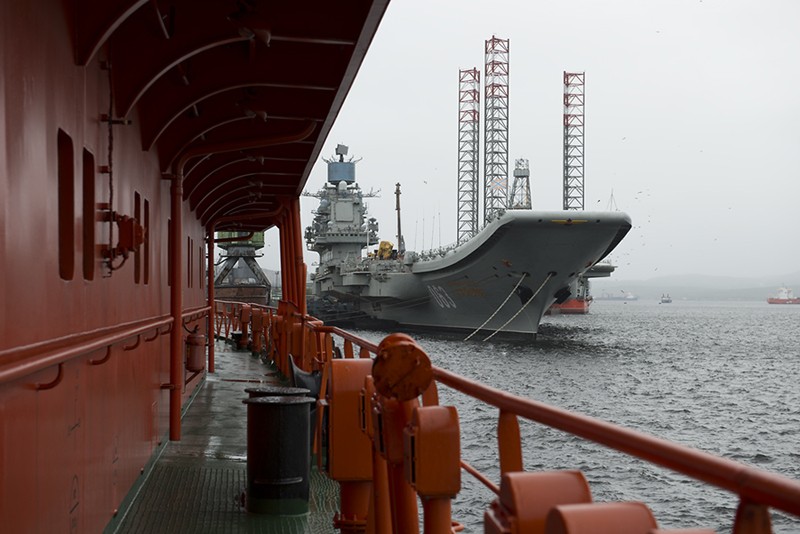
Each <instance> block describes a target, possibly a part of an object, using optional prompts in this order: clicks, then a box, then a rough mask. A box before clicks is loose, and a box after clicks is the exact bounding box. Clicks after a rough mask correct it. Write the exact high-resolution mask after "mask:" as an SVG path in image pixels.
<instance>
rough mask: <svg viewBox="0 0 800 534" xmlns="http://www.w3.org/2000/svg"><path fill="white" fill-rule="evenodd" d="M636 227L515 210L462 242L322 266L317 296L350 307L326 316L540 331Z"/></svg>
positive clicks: (622, 217)
mask: <svg viewBox="0 0 800 534" xmlns="http://www.w3.org/2000/svg"><path fill="white" fill-rule="evenodd" d="M630 228H631V222H630V218H629V217H628V216H627V215H626V214H624V213H620V212H578V211H547V212H544V211H542V212H539V211H529V210H509V211H506V212H504V213H503V214H502V215H501V216H500V217H498V218H497V219H495V220H494V221H492V222H491V223H489V224H488V225H486V226H485V227H484V228H483V230H481V231H480V232H479V233H478V234H477V235H475V236H474V237H473V238H471V239H470V240H469V241H467V242H465V243H463V244H461V245H460V246H457V247H454V248H451V249H448V250H446V251H445V250H442V251H439V252H438V253H429V254H415V253H410V254H409V253H407V254H406V256H405V257H403V258H399V259H376V258H370V259H364V260H362V261H360V262H355V263H350V264H348V263H347V262H343V263H342V264H340V265H339V266H337V267H336V268H326V269H321V270H320V271H319V272H318V273H317V274H316V276H315V279H314V281H315V293H316V295H317V296H318V297H319V296H328V297H333V298H334V299H336V300H337V301H338V302H339V303H340V304H341V305H342V306H344V308H340V312H339V313H338V317H337V316H335V315H334V316H331V317H325V319H326V320H336V319H348V318H350V319H356V320H355V321H351V322H355V323H356V324H357V325H358V323H364V322H366V323H367V324H369V323H373V324H374V323H375V322H378V324H381V325H382V326H384V327H392V326H395V327H398V328H403V329H408V330H435V331H441V332H446V331H447V332H453V331H455V332H461V333H464V334H466V335H470V334H473V335H475V337H476V338H480V339H485V338H486V337H488V336H491V335H495V334H500V335H502V336H504V337H507V336H514V337H519V336H535V334H536V333H537V332H538V329H539V323H540V320H541V318H542V316H543V315H544V313H545V311H546V310H547V309H548V307H549V306H550V305H551V304H552V303H553V302H555V301H557V300H558V301H561V300H565V299H566V298H568V297H569V293H568V291H569V289H568V288H569V287H570V285H571V283H572V282H573V281H574V280H575V279H576V278H577V276H578V275H580V274H581V273H583V272H584V271H586V270H587V269H589V268H590V267H592V266H593V265H595V264H596V263H597V262H599V261H600V260H602V259H603V258H605V257H606V256H607V255H608V254H609V253H610V252H611V251H612V250H613V249H614V248H615V247H616V246H617V244H618V243H619V242H620V241H621V240H622V239H623V237H624V236H625V235H626V234H627V232H628V231H629V230H630Z"/></svg>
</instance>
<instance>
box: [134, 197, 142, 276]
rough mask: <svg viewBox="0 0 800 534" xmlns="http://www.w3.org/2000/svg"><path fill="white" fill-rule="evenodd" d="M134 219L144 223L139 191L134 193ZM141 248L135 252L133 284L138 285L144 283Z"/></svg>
mask: <svg viewBox="0 0 800 534" xmlns="http://www.w3.org/2000/svg"><path fill="white" fill-rule="evenodd" d="M133 218H134V219H136V222H137V223H138V224H141V223H142V195H140V194H139V192H138V191H134V192H133ZM140 249H141V247H140V248H137V249H136V250H134V251H133V283H134V284H138V283H140V282H141V281H142V255H141V254H140V253H139V251H140Z"/></svg>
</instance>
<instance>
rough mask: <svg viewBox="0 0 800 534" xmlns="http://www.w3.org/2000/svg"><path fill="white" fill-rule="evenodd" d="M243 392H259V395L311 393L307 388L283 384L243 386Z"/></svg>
mask: <svg viewBox="0 0 800 534" xmlns="http://www.w3.org/2000/svg"><path fill="white" fill-rule="evenodd" d="M244 392H245V393H250V394H253V393H255V394H259V395H273V396H279V395H308V394H309V393H311V390H310V389H307V388H292V387H285V386H258V387H253V388H245V390H244Z"/></svg>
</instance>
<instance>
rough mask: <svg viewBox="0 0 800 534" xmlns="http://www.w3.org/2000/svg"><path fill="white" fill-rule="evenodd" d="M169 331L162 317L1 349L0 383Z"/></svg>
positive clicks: (187, 317) (197, 311)
mask: <svg viewBox="0 0 800 534" xmlns="http://www.w3.org/2000/svg"><path fill="white" fill-rule="evenodd" d="M209 311H210V308H208V307H207V306H205V307H199V308H194V309H188V310H184V312H183V320H184V322H188V321H193V320H196V319H199V318H201V317H204V316H206V315H208V313H209ZM171 329H172V317H171V316H169V315H161V316H158V317H151V318H148V319H141V320H137V321H131V322H128V323H122V324H116V325H112V326H108V327H103V328H98V329H96V330H92V331H89V332H80V333H76V334H69V335H66V336H63V337H59V338H54V339H49V340H45V341H39V342H37V343H32V344H30V345H24V346H19V347H13V348H10V349H5V350H0V384H2V383H5V382H10V381H13V380H16V379H18V378H22V377H24V376H27V375H32V374H34V373H37V372H39V371H42V370H44V369H47V368H48V367H53V366H59V369H60V368H61V366H63V364H64V363H66V362H68V361H69V360H71V359H73V358H77V357H79V356H84V355H86V354H89V353H92V352H95V351H98V350H100V349H106V352H107V356H108V350H109V349H110V347H112V346H113V345H116V344H119V343H122V342H123V341H129V340H133V341H134V343H136V345H137V346H138V344H139V342H140V341H141V340H140V339H139V338H140V337H142V336H144V340H145V341H152V340H154V339H155V337H157V336H159V335H163V334H166V333H168V332H170V330H171ZM130 348H133V347H130ZM103 361H105V360H103ZM90 363H91V362H90ZM60 372H61V371H60V370H59V373H60Z"/></svg>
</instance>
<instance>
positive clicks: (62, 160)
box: [58, 128, 75, 280]
mask: <svg viewBox="0 0 800 534" xmlns="http://www.w3.org/2000/svg"><path fill="white" fill-rule="evenodd" d="M58 273H59V275H60V276H61V278H62V279H63V280H72V278H73V277H74V276H75V156H74V155H73V152H72V138H71V137H70V136H69V135H68V134H67V133H66V132H65V131H64V130H62V129H60V128H59V130H58Z"/></svg>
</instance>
